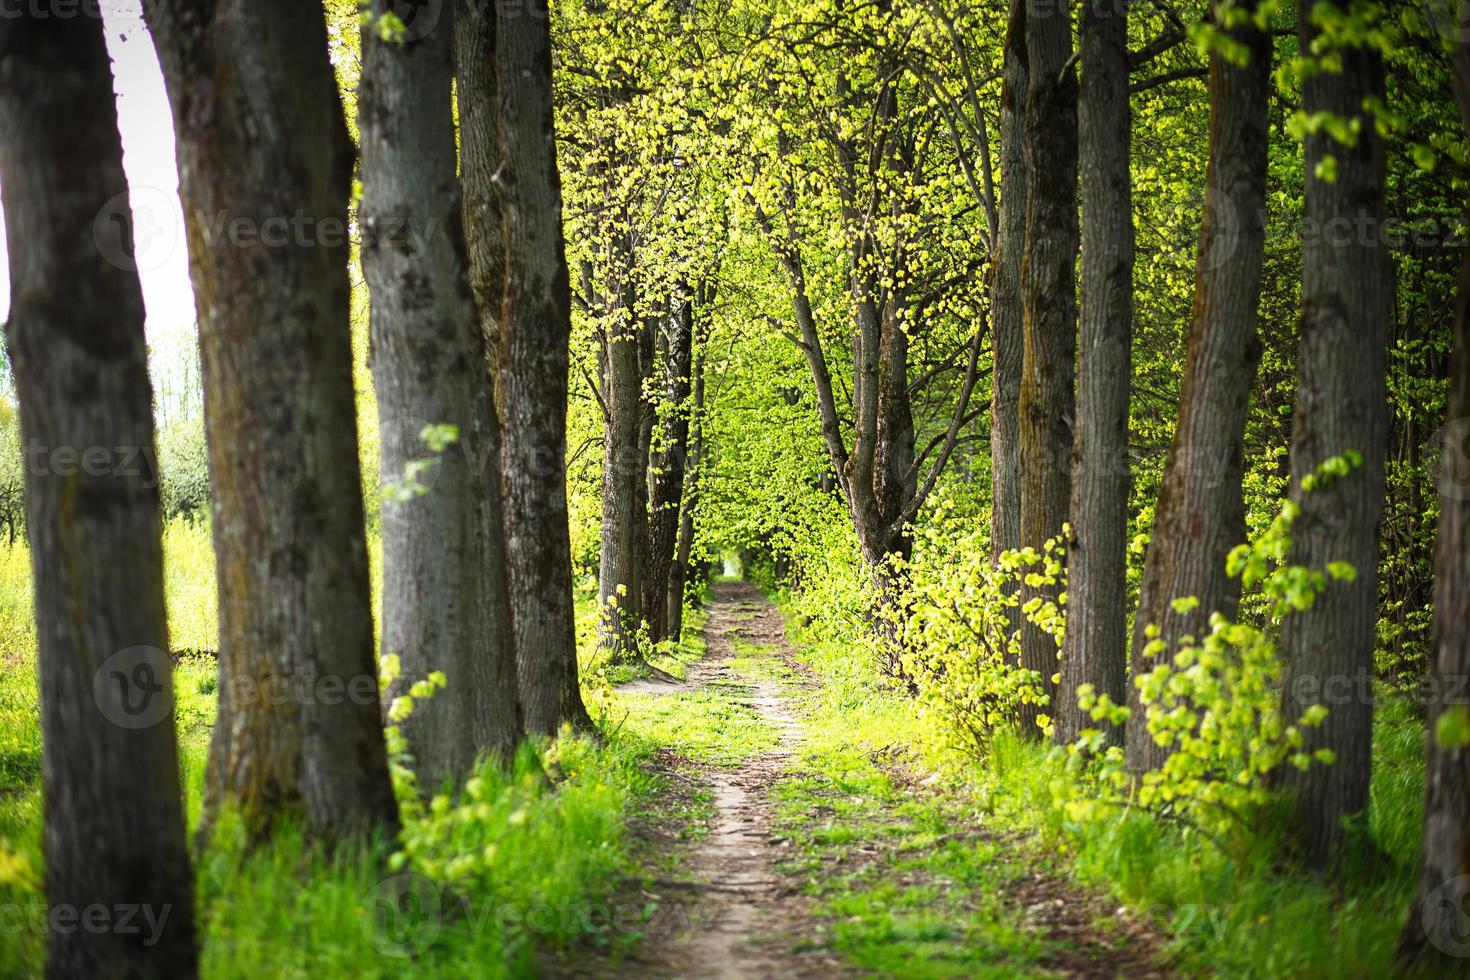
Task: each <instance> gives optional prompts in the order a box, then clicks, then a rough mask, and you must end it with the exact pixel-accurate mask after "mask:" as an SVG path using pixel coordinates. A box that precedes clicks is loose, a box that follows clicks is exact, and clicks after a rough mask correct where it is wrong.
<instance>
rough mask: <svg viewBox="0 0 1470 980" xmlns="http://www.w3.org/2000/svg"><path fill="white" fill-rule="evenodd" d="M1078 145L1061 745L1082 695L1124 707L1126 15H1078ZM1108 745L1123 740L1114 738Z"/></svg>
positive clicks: (1097, 6)
mask: <svg viewBox="0 0 1470 980" xmlns="http://www.w3.org/2000/svg"><path fill="white" fill-rule="evenodd" d="M1080 61H1081V66H1082V85H1081V88H1080V94H1079V98H1078V107H1077V137H1078V143H1079V144H1080V149H1079V154H1080V158H1081V170H1082V304H1081V306H1082V309H1081V320H1082V329H1081V340H1080V346H1081V351H1080V355H1079V358H1078V366H1077V424H1076V436H1075V440H1074V443H1073V452H1072V503H1071V515H1072V520H1071V524H1072V533H1071V535H1070V537H1069V539H1068V541H1067V593H1068V595H1067V599H1068V602H1067V612H1068V616H1067V633H1066V636H1065V638H1064V639H1063V641H1062V669H1061V675H1062V676H1061V683H1060V685H1059V686H1058V690H1057V704H1056V705H1055V706H1054V709H1053V712H1052V714H1053V716H1054V717H1055V719H1056V737H1057V741H1058V742H1061V743H1063V744H1066V743H1070V742H1072V741H1074V740H1075V739H1076V738H1077V736H1078V735H1079V734H1080V733H1081V731H1082V729H1084V728H1087V727H1090V722H1089V720H1088V719H1087V717H1086V716H1085V715H1084V714H1083V713H1082V712H1080V711H1079V710H1078V708H1077V692H1078V689H1079V688H1081V687H1082V686H1083V685H1091V686H1092V688H1093V689H1094V690H1095V691H1096V692H1097V693H1098V694H1106V695H1107V696H1108V697H1109V698H1110V699H1111V700H1112V701H1113V703H1114V704H1123V703H1125V702H1126V699H1127V691H1126V689H1125V679H1124V675H1125V673H1126V670H1127V663H1128V632H1127V631H1128V624H1127V601H1128V490H1129V473H1128V408H1129V404H1128V394H1129V383H1130V381H1131V377H1130V375H1131V369H1132V346H1133V198H1132V193H1131V191H1130V182H1129V174H1128V167H1129V161H1128V151H1129V145H1130V140H1129V132H1130V129H1131V126H1132V121H1131V119H1130V117H1129V111H1128V6H1127V4H1126V3H1124V4H1116V5H1114V4H1105V3H1104V0H1086V2H1085V3H1083V5H1082V37H1081V59H1080ZM1106 734H1107V735H1108V738H1109V740H1110V741H1111V742H1114V743H1119V744H1121V742H1122V732H1121V731H1117V730H1114V729H1112V728H1111V727H1109V729H1108V730H1107V732H1106Z"/></svg>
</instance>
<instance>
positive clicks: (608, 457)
mask: <svg viewBox="0 0 1470 980" xmlns="http://www.w3.org/2000/svg"><path fill="white" fill-rule="evenodd" d="M620 257H621V258H622V260H623V261H622V262H620V263H614V268H619V269H620V277H621V278H623V279H624V281H625V282H626V277H627V275H628V274H629V273H630V272H631V269H630V266H631V265H632V258H631V249H629V250H627V251H624V252H622V253H621V255H620ZM635 299H636V297H635V294H634V292H633V290H632V289H631V288H624V289H622V290H621V291H620V294H619V299H618V303H619V305H618V307H617V308H616V309H614V310H610V311H608V312H609V316H608V320H607V323H608V326H607V328H606V335H605V337H604V339H603V351H602V363H603V372H602V373H603V377H602V403H603V405H604V406H605V408H606V411H607V417H606V418H605V419H604V431H603V438H602V536H601V541H600V551H599V556H598V590H597V591H598V598H599V602H600V603H601V607H600V619H599V621H598V645H599V646H600V647H601V648H602V650H603V651H604V653H605V655H606V656H607V657H608V658H609V659H611V660H613V661H626V660H634V659H637V657H638V644H637V636H636V634H637V630H638V624H639V622H640V620H642V618H643V612H644V610H643V605H642V601H641V600H642V591H641V589H640V585H639V575H638V558H639V551H640V545H641V542H640V541H639V521H638V510H639V509H640V507H641V506H642V504H643V501H642V491H641V488H642V484H643V474H644V469H645V467H644V466H643V462H642V457H641V454H640V452H639V433H640V430H641V427H642V412H643V372H642V367H641V364H640V362H641V357H640V352H639V346H640V343H641V334H642V324H641V323H640V322H639V321H638V318H637V311H636V309H635V306H636V304H635Z"/></svg>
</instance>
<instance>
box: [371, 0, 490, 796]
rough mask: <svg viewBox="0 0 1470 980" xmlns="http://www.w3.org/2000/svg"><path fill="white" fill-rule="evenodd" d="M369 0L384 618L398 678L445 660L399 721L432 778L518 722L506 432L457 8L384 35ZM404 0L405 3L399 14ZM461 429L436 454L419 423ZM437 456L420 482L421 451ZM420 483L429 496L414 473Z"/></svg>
mask: <svg viewBox="0 0 1470 980" xmlns="http://www.w3.org/2000/svg"><path fill="white" fill-rule="evenodd" d="M396 6H397V5H396V4H395V3H393V2H390V0H376V2H375V3H374V4H373V6H372V7H371V9H370V11H369V14H370V16H371V17H372V18H374V21H373V22H369V23H368V24H367V25H366V26H365V28H364V30H363V35H362V50H363V72H362V82H361V85H360V87H359V94H358V126H359V130H360V133H361V138H362V181H363V197H362V206H361V210H360V223H361V227H362V264H363V273H364V277H365V278H366V280H367V284H368V290H369V293H370V296H371V306H370V324H371V328H370V329H371V340H372V349H371V352H370V354H369V360H370V362H371V365H372V369H373V386H374V388H375V389H376V392H377V399H378V417H379V420H380V425H379V431H380V434H381V439H382V468H381V472H382V474H383V480H384V482H385V483H397V484H399V489H398V490H397V491H396V492H395V493H394V494H392V495H390V499H389V500H388V501H386V502H385V504H384V507H383V518H382V528H383V627H382V643H383V649H384V650H385V651H387V652H392V653H397V654H398V655H399V656H400V658H401V660H402V669H403V673H402V678H401V681H400V687H403V688H406V687H407V686H408V685H410V684H412V683H414V682H415V681H417V680H419V679H420V678H423V677H425V676H427V675H428V674H429V673H430V672H431V671H442V672H443V673H444V674H445V676H446V678H447V681H448V684H447V687H446V688H445V690H443V691H441V692H440V693H438V694H436V695H435V696H434V697H433V698H432V699H430V700H429V701H427V702H425V703H423V704H420V705H419V706H418V707H417V708H416V709H415V711H414V712H413V714H412V715H410V716H409V717H408V718H407V719H406V720H405V721H404V722H403V725H402V730H403V733H404V736H405V738H406V739H407V741H408V745H409V749H410V751H411V752H412V754H413V756H414V759H415V760H416V762H417V766H418V769H417V771H418V775H419V779H420V780H421V782H422V785H423V786H424V788H425V789H433V788H435V787H437V786H438V785H439V784H441V783H442V782H444V781H445V780H446V779H460V778H463V777H464V776H465V775H466V774H467V773H468V772H469V770H470V768H471V766H472V765H473V764H474V761H475V759H476V757H477V756H480V755H482V754H483V755H490V756H494V757H497V758H499V759H501V760H502V761H505V760H508V759H509V758H510V755H511V753H512V752H513V751H514V749H515V742H516V739H517V737H518V735H519V726H518V724H517V722H516V716H515V706H516V679H515V677H516V675H515V651H514V648H513V647H512V645H511V632H510V602H509V596H508V594H507V591H506V577H505V537H504V526H503V523H502V513H501V501H500V480H499V460H500V432H499V423H498V421H497V419H496V417H495V407H494V404H493V401H492V393H491V390H490V382H489V379H488V377H487V375H486V369H485V352H484V338H483V336H482V334H481V322H480V318H479V316H478V315H477V313H476V310H475V304H474V300H473V298H472V296H471V293H470V286H469V282H468V280H467V278H466V269H467V259H466V254H465V243H464V238H463V234H462V225H461V223H460V206H461V201H460V191H459V179H458V177H457V176H456V174H455V164H456V159H455V146H454V121H453V117H452V116H451V114H450V108H451V101H450V99H451V95H450V87H451V85H450V83H451V78H452V70H453V69H452V64H451V39H452V36H453V30H454V25H453V18H454V8H453V6H452V5H451V4H446V5H445V6H444V7H443V8H442V9H441V11H440V16H439V18H438V20H437V22H436V23H435V25H434V26H433V28H432V29H431V30H430V31H429V32H428V33H427V34H425V35H424V36H422V37H419V38H415V39H409V40H404V41H396V40H384V39H383V38H382V37H381V36H380V34H379V32H378V29H377V27H376V25H375V21H376V18H380V17H382V16H384V15H385V14H387V13H389V12H390V11H394V10H395V7H396ZM406 15H407V12H406V11H403V12H399V16H400V17H406ZM430 425H436V426H437V425H452V426H454V427H455V429H456V431H457V433H458V438H457V440H456V441H455V443H454V444H453V445H451V446H449V447H448V448H447V449H445V450H444V451H443V452H442V453H438V454H437V455H435V454H432V453H430V452H429V451H428V450H427V449H426V447H425V446H424V444H423V442H422V440H421V432H422V430H423V429H424V427H425V426H430ZM424 459H431V460H433V462H432V463H431V464H430V468H429V469H428V470H427V471H426V474H425V475H424V476H421V477H419V478H418V479H417V480H416V481H415V480H414V478H412V477H410V476H409V475H408V472H409V467H410V464H412V463H413V462H414V461H415V460H424ZM411 482H418V483H419V484H420V486H421V488H422V489H423V490H424V491H425V492H422V493H419V492H417V491H416V490H414V489H411V488H410V487H409V486H405V484H407V483H411Z"/></svg>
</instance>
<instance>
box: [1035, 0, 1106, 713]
mask: <svg viewBox="0 0 1470 980" xmlns="http://www.w3.org/2000/svg"><path fill="white" fill-rule="evenodd" d="M1048 13H1049V16H1042V15H1041V14H1040V13H1039V12H1036V11H1033V13H1032V15H1031V16H1028V17H1026V18H1025V38H1026V64H1027V76H1026V77H1027V86H1026V117H1025V121H1024V134H1025V138H1024V144H1025V155H1026V175H1027V185H1026V234H1025V244H1024V246H1023V254H1022V257H1021V312H1022V317H1023V321H1022V335H1023V353H1022V365H1021V386H1020V391H1019V402H1018V408H1017V412H1018V415H1019V417H1020V427H1019V433H1020V444H1019V454H1018V459H1019V467H1020V478H1021V546H1022V547H1023V548H1034V549H1036V550H1037V551H1040V550H1041V548H1042V546H1043V545H1045V544H1046V542H1047V540H1048V539H1050V538H1053V537H1055V536H1056V535H1058V534H1060V533H1061V531H1062V525H1063V523H1065V522H1066V520H1067V507H1068V504H1069V502H1070V495H1071V459H1070V457H1071V453H1072V425H1073V403H1074V392H1073V373H1074V370H1075V366H1074V362H1075V360H1076V353H1077V283H1076V266H1077V249H1078V232H1077V73H1076V70H1075V69H1074V68H1073V66H1072V17H1071V12H1070V9H1069V7H1068V6H1067V5H1065V4H1058V5H1057V8H1056V10H1055V11H1054V12H1053V11H1049V12H1048ZM1115 135H1116V134H1115ZM1056 593H1057V588H1056V587H1055V586H1043V587H1034V586H1031V585H1024V586H1023V587H1022V589H1021V598H1022V600H1023V602H1030V601H1033V600H1038V599H1039V600H1043V601H1045V600H1048V599H1055V598H1056ZM1021 666H1022V667H1023V668H1025V669H1027V670H1034V671H1036V672H1037V673H1039V674H1040V675H1041V678H1042V685H1041V686H1042V689H1043V691H1044V692H1045V693H1046V694H1047V695H1048V696H1049V697H1054V696H1055V693H1056V685H1055V684H1054V683H1052V680H1051V678H1052V676H1053V675H1054V674H1055V673H1056V669H1057V645H1056V641H1055V640H1054V639H1053V638H1052V636H1051V635H1050V634H1049V633H1047V632H1046V631H1045V630H1043V629H1042V628H1041V627H1039V626H1038V625H1036V624H1035V623H1033V622H1032V621H1031V620H1029V619H1027V620H1025V621H1023V622H1022V623H1021ZM1040 714H1041V707H1040V706H1039V705H1035V704H1027V705H1025V706H1024V707H1023V708H1022V711H1021V726H1022V731H1023V732H1024V733H1025V734H1026V735H1028V736H1031V737H1035V736H1037V735H1039V732H1038V731H1037V728H1036V722H1037V719H1038V717H1039V715H1040Z"/></svg>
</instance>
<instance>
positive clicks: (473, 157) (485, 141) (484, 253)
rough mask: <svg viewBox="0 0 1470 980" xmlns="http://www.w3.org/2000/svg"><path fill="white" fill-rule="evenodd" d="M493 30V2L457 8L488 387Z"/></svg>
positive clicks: (465, 157)
mask: <svg viewBox="0 0 1470 980" xmlns="http://www.w3.org/2000/svg"><path fill="white" fill-rule="evenodd" d="M495 26H496V4H493V3H480V2H471V3H461V4H459V5H458V9H457V10H456V12H455V17H454V72H455V86H454V92H455V100H456V105H457V106H458V107H459V177H460V186H461V188H462V190H463V207H464V237H465V248H466V250H467V252H468V258H469V279H470V290H471V292H472V293H473V294H474V298H475V309H476V311H477V312H478V313H479V315H480V327H481V330H482V331H483V333H484V335H485V344H484V348H485V360H486V366H487V367H488V368H489V371H490V380H491V385H492V387H493V386H494V385H495V383H496V382H497V374H496V365H497V364H498V362H499V360H500V318H501V316H502V314H503V309H502V307H503V306H504V305H505V216H504V214H503V213H502V210H501V204H500V192H499V190H498V189H497V187H496V182H495V175H496V172H497V171H498V170H499V169H500V108H499V101H500V100H499V99H498V98H496V95H495V92H496V86H497V85H498V84H499V83H498V82H497V80H496V77H495ZM496 404H497V406H498V405H499V402H498V400H497V402H496Z"/></svg>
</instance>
